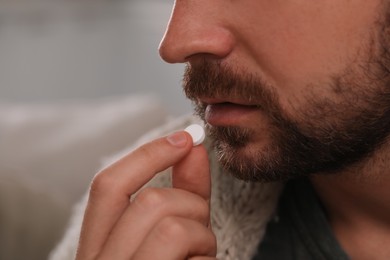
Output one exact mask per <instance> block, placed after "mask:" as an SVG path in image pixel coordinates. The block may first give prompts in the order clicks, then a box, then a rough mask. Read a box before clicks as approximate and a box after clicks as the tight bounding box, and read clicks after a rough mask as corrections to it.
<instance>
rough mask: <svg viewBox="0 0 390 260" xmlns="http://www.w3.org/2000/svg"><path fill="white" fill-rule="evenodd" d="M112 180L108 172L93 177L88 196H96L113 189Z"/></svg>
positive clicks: (104, 171)
mask: <svg viewBox="0 0 390 260" xmlns="http://www.w3.org/2000/svg"><path fill="white" fill-rule="evenodd" d="M113 181H114V180H113V178H111V176H110V174H109V173H108V171H106V170H103V171H101V172H99V173H98V174H96V175H95V177H94V178H93V179H92V183H91V188H90V194H91V195H96V194H101V193H106V192H109V191H110V189H112V187H114V183H113Z"/></svg>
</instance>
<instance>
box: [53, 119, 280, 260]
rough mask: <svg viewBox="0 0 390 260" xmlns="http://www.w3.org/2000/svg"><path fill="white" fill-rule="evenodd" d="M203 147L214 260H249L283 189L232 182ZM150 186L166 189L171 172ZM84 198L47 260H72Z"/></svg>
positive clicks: (164, 130) (165, 129)
mask: <svg viewBox="0 0 390 260" xmlns="http://www.w3.org/2000/svg"><path fill="white" fill-rule="evenodd" d="M195 122H198V120H197V119H196V118H194V117H192V116H186V117H183V118H179V119H177V120H175V121H172V122H169V123H167V124H166V125H164V126H162V127H160V128H158V129H156V130H154V131H152V132H151V133H148V134H147V135H145V136H144V137H143V138H141V139H140V140H139V142H137V143H136V144H135V145H134V146H132V147H131V148H130V149H128V150H126V151H123V152H122V153H120V154H118V155H117V156H114V157H113V158H111V160H109V161H107V162H106V163H105V164H104V165H107V164H109V163H111V162H112V161H115V160H116V159H118V158H120V157H122V156H123V155H124V154H126V153H128V152H129V151H131V150H132V149H134V148H135V147H138V146H139V145H140V144H142V143H145V142H146V141H149V140H152V139H155V138H157V137H160V136H164V135H166V134H169V133H171V132H173V131H176V130H179V129H184V128H185V127H186V126H188V125H189V124H191V123H195ZM198 123H199V122H198ZM204 145H205V146H206V148H207V149H208V150H209V160H210V170H211V174H212V195H211V224H212V229H213V232H214V233H215V235H216V238H217V245H218V246H217V259H224V260H225V259H226V260H249V259H251V258H252V257H253V256H254V255H255V254H256V250H257V247H258V244H259V243H260V241H261V239H262V238H263V235H264V233H265V228H266V225H267V223H268V220H269V219H270V218H271V217H272V214H273V213H274V210H275V208H276V205H277V200H278V197H279V195H280V192H281V190H282V185H281V184H279V183H270V184H261V183H249V182H243V181H240V180H237V179H235V178H234V177H232V176H231V175H229V174H228V173H225V172H224V171H223V169H221V167H220V166H219V164H218V161H217V160H216V157H215V155H214V152H213V151H212V149H211V144H210V140H207V139H206V141H205V142H204ZM149 186H153V187H169V186H170V170H169V169H168V170H167V171H165V172H162V173H159V174H158V175H157V176H156V177H155V178H154V179H153V180H152V181H150V182H149V183H147V184H146V185H145V187H149ZM87 197H88V195H87V194H86V195H85V196H84V197H83V198H82V199H81V201H80V202H79V203H78V204H77V205H76V206H75V208H74V211H73V215H72V217H71V221H70V223H69V226H68V228H67V230H66V232H65V235H64V237H63V239H62V241H61V242H60V243H59V244H58V245H57V247H56V248H55V249H54V250H53V251H52V253H51V255H50V257H49V259H50V260H70V259H74V256H75V252H76V249H77V243H78V236H79V233H80V229H81V223H82V218H83V214H84V209H85V206H86V203H87Z"/></svg>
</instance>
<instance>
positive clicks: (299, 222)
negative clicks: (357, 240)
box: [253, 179, 349, 260]
mask: <svg viewBox="0 0 390 260" xmlns="http://www.w3.org/2000/svg"><path fill="white" fill-rule="evenodd" d="M271 259H272V260H309V259H310V260H311V259H313V260H325V259H332V260H335V259H337V260H347V259H349V257H348V256H347V254H346V253H345V252H344V251H343V249H342V248H341V246H340V245H339V244H338V242H337V240H336V238H335V237H334V235H333V233H332V230H331V228H330V226H329V223H328V221H327V219H326V213H325V211H324V208H323V207H322V205H321V203H320V201H319V199H318V197H317V195H316V193H315V191H314V189H313V187H312V185H311V184H310V182H309V181H308V180H307V179H297V180H292V181H289V182H288V183H287V184H286V187H285V190H284V192H283V194H282V196H281V198H280V203H279V208H278V212H277V214H276V216H275V218H274V219H273V220H271V221H270V223H269V224H268V226H267V230H266V234H265V237H264V239H263V242H262V243H261V244H260V246H259V248H258V253H257V255H256V256H255V257H254V258H253V260H271Z"/></svg>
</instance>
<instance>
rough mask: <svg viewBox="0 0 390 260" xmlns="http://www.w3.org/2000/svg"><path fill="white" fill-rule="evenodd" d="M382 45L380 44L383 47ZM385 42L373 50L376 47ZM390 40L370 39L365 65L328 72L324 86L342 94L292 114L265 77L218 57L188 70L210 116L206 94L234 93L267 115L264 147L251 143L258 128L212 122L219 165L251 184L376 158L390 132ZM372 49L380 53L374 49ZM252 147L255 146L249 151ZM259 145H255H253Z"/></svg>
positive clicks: (310, 101)
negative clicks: (370, 44)
mask: <svg viewBox="0 0 390 260" xmlns="http://www.w3.org/2000/svg"><path fill="white" fill-rule="evenodd" d="M378 43H379V44H378ZM374 45H375V46H380V48H379V47H377V48H374V47H375V46H374ZM387 46H389V45H388V41H387V40H386V39H385V38H381V41H378V40H377V41H372V46H366V48H365V52H364V54H365V55H364V56H365V57H366V62H364V63H363V62H359V63H352V64H351V66H349V67H348V69H346V70H345V71H343V72H342V73H340V74H339V75H333V76H331V77H330V80H329V82H328V83H327V84H328V85H327V86H326V88H324V89H329V90H332V91H333V94H334V95H336V94H337V100H335V99H332V98H331V97H321V96H318V95H315V91H314V88H321V87H323V86H321V85H315V84H312V86H311V88H310V87H307V88H305V89H307V90H310V89H311V90H312V91H311V92H310V91H308V93H307V94H306V95H305V102H303V103H304V104H303V105H302V106H301V107H298V108H297V109H295V110H294V111H293V112H292V111H289V113H287V112H286V111H284V110H283V109H282V107H281V105H280V104H279V102H278V100H279V99H278V96H277V91H276V88H275V87H274V86H272V85H271V84H268V83H267V82H266V81H265V80H264V79H262V78H261V76H258V75H255V74H250V73H247V72H243V71H239V70H238V69H233V68H231V67H228V66H227V65H223V64H222V63H220V62H217V61H210V60H207V59H204V60H203V62H201V63H197V64H196V65H191V66H187V67H186V71H185V74H184V80H183V83H184V84H183V88H184V92H185V94H186V96H187V97H188V98H189V99H191V100H192V101H193V103H194V105H195V111H196V113H197V114H198V115H199V116H200V117H201V118H202V119H203V120H205V110H206V104H203V103H201V102H199V99H200V98H202V97H209V98H210V97H211V98H212V97H235V98H239V99H240V100H247V101H250V102H251V104H253V103H256V104H257V105H258V107H259V110H260V111H261V113H262V114H263V115H265V116H266V117H267V119H268V120H269V122H270V123H269V124H268V125H267V127H268V129H267V133H269V140H268V143H267V145H258V146H256V144H255V143H254V141H253V138H252V137H253V136H254V135H255V134H256V129H255V128H253V126H248V127H243V126H224V127H221V126H210V125H208V124H206V125H207V130H208V134H209V135H210V137H211V138H212V140H213V142H214V147H215V150H216V152H217V155H218V158H219V161H220V163H221V165H222V166H223V167H224V168H225V169H226V170H227V171H229V172H231V173H232V174H233V175H234V176H236V177H237V178H239V179H242V180H246V181H258V182H270V181H284V180H288V179H290V178H296V177H301V176H308V175H310V174H316V173H337V172H340V171H341V170H343V169H345V168H347V167H351V166H352V165H354V164H355V163H357V162H360V161H362V160H365V159H367V158H369V157H370V156H371V154H372V153H373V152H375V151H376V150H377V149H378V148H379V147H380V146H381V145H382V144H383V143H384V142H385V141H386V139H387V137H388V136H389V132H390V89H389V87H388V86H390V85H389V83H390V82H389V73H388V72H389V71H390V66H389V65H390V55H389V52H388V50H387ZM373 49H375V51H372V50H373ZM249 147H251V149H249ZM253 147H254V149H253Z"/></svg>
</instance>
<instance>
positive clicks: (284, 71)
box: [160, 0, 390, 181]
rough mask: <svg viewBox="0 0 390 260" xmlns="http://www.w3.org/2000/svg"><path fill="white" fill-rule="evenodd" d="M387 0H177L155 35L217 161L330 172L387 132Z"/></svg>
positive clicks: (284, 172) (269, 171) (245, 167)
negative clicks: (180, 74) (162, 31)
mask: <svg viewBox="0 0 390 260" xmlns="http://www.w3.org/2000/svg"><path fill="white" fill-rule="evenodd" d="M387 6H388V4H387V2H386V3H385V1H381V0H370V1H367V0H353V1H350V0H318V1H309V0H283V1H282V0H242V1H225V0H216V1H210V0H196V1H195V0H177V1H176V4H175V7H174V12H173V15H172V18H171V21H170V24H169V26H168V29H167V32H166V35H165V37H164V39H163V41H162V43H161V46H160V54H161V56H162V57H163V58H164V59H165V60H166V61H168V62H187V63H188V67H187V70H186V74H185V78H184V90H185V92H186V95H187V96H188V97H189V98H191V99H192V100H193V101H194V103H195V106H196V109H197V111H198V113H199V114H200V115H201V116H202V117H203V118H204V119H205V121H206V122H207V123H208V124H207V125H208V129H209V131H210V134H211V136H212V137H213V138H214V139H215V146H216V148H217V151H218V154H219V156H220V161H221V163H222V164H223V165H224V166H225V167H226V168H227V169H228V170H230V171H231V172H232V173H233V174H235V175H236V176H237V177H239V178H242V179H246V180H258V181H272V180H281V179H288V178H291V177H294V176H299V175H306V174H311V173H316V172H336V171H338V170H341V169H343V168H345V167H348V166H350V165H351V164H353V163H355V162H357V161H360V160H363V159H365V158H366V157H367V156H368V155H369V154H370V153H371V152H373V151H375V149H377V148H378V147H379V145H380V144H381V143H383V142H384V140H385V139H386V137H387V136H388V132H389V131H390V89H389V88H390V85H389V87H388V83H389V75H388V69H389V68H390V66H389V65H390V56H389V54H388V53H387V51H390V49H388V47H390V46H388V45H389V42H388V37H389V36H388V34H389V31H388V28H387V23H388V21H387V20H386V18H387V9H388V8H387Z"/></svg>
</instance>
